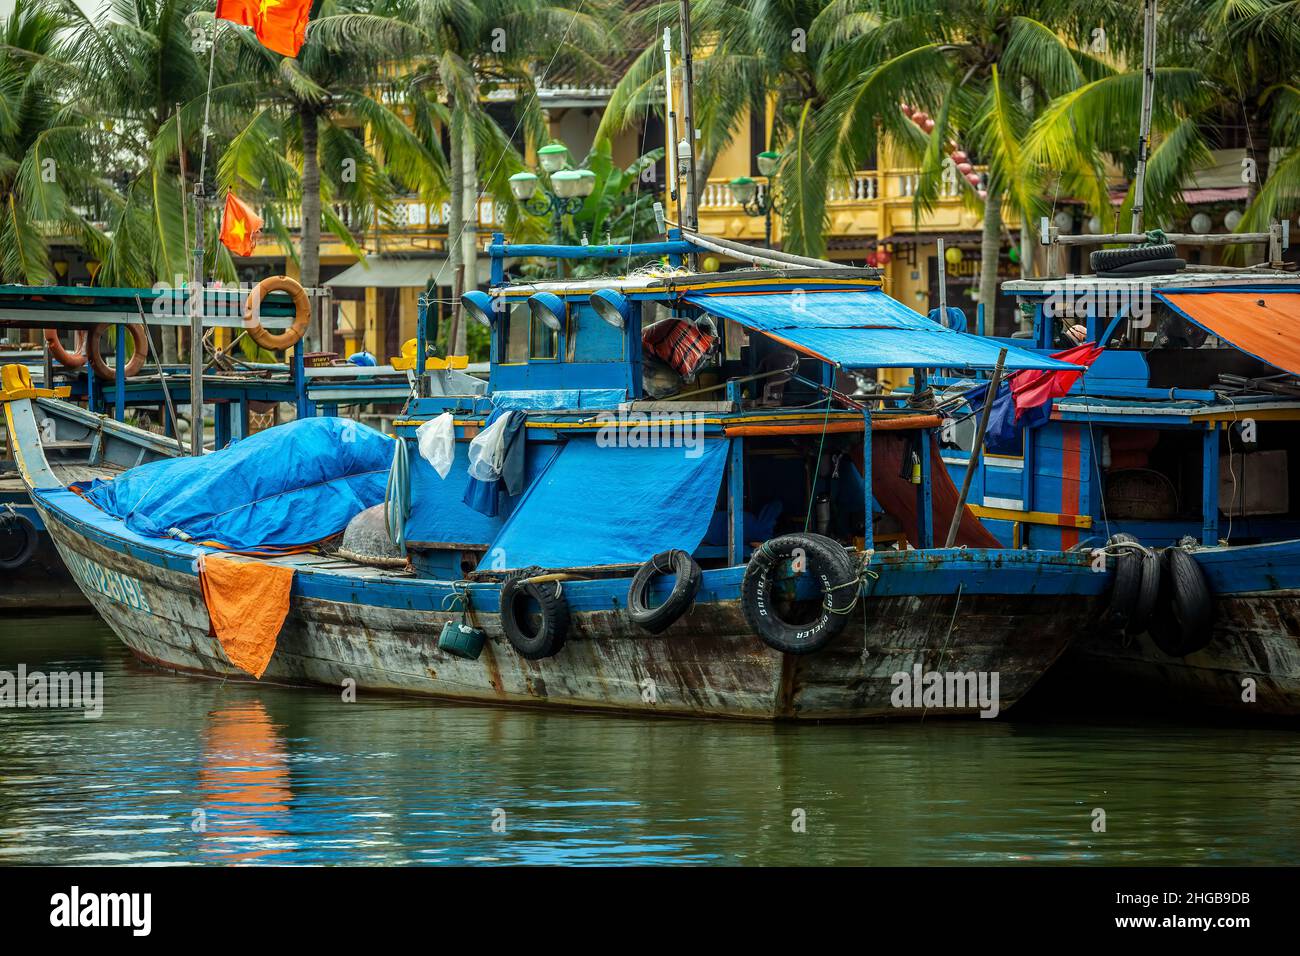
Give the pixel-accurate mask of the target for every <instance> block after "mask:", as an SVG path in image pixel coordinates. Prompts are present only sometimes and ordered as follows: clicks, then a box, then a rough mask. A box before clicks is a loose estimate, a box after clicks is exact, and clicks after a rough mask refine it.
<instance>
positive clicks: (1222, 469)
mask: <svg viewBox="0 0 1300 956" xmlns="http://www.w3.org/2000/svg"><path fill="white" fill-rule="evenodd" d="M1003 293H1004V294H1010V295H1014V296H1016V300H1017V303H1018V304H1019V307H1020V309H1021V310H1022V312H1023V314H1024V315H1025V317H1026V320H1027V323H1026V324H1027V330H1026V332H1024V333H1023V337H1022V338H1018V339H1017V340H1016V341H1018V342H1019V343H1020V344H1021V345H1023V346H1025V347H1026V348H1029V349H1032V350H1034V351H1036V352H1038V353H1039V354H1054V353H1057V354H1059V353H1060V352H1061V351H1062V350H1065V349H1069V348H1071V347H1074V346H1077V345H1079V344H1080V343H1084V342H1095V343H1097V344H1098V345H1101V346H1104V351H1102V352H1101V354H1100V355H1099V356H1098V357H1097V358H1096V360H1095V362H1094V363H1093V364H1092V366H1091V367H1090V368H1089V370H1088V371H1087V372H1086V373H1085V374H1084V375H1083V376H1082V377H1081V378H1080V379H1079V380H1078V381H1077V382H1076V383H1075V384H1074V385H1073V387H1072V388H1070V390H1069V393H1068V394H1066V395H1065V396H1064V397H1060V398H1057V399H1056V401H1055V405H1054V408H1053V411H1052V413H1051V419H1050V421H1048V422H1046V423H1045V424H1043V425H1041V427H1028V428H1022V429H1016V430H1012V431H1011V432H1010V433H1009V434H1007V435H1004V436H1002V437H1003V438H1004V439H1006V440H1003V441H1001V442H998V441H994V442H990V443H989V444H988V445H987V446H986V447H987V448H988V454H986V455H985V456H984V458H983V460H982V462H981V464H980V467H979V468H978V469H977V472H976V474H975V476H974V478H973V481H972V494H971V501H972V503H973V508H974V510H975V511H976V513H977V514H979V515H980V516H981V518H982V520H983V521H984V523H985V524H986V525H987V526H988V527H989V528H990V529H991V530H992V531H993V532H994V533H995V534H997V536H998V537H999V539H1000V540H1002V542H1003V543H1004V544H1007V545H1009V546H1012V547H1031V548H1070V547H1073V546H1076V545H1080V544H1081V543H1084V542H1087V541H1090V540H1091V541H1093V542H1095V543H1101V542H1104V541H1106V540H1107V539H1109V538H1110V537H1111V536H1112V535H1113V534H1115V533H1117V532H1120V531H1123V532H1127V533H1129V534H1132V535H1134V536H1135V537H1137V538H1138V539H1139V540H1140V541H1142V542H1143V543H1145V544H1150V545H1153V546H1155V545H1169V544H1174V543H1177V542H1179V541H1181V540H1184V539H1186V538H1189V537H1190V538H1192V539H1195V540H1196V541H1197V542H1199V543H1201V544H1205V545H1212V544H1217V543H1218V542H1219V541H1220V540H1221V539H1230V541H1231V543H1234V544H1247V543H1255V542H1261V541H1270V540H1278V539H1283V538H1294V537H1297V536H1300V473H1297V472H1298V469H1297V468H1293V467H1292V465H1293V464H1297V463H1300V460H1298V459H1297V458H1296V457H1295V456H1296V453H1297V450H1300V381H1298V380H1297V373H1300V346H1297V344H1296V343H1297V342H1300V281H1298V280H1297V279H1296V277H1295V275H1294V274H1293V273H1290V272H1285V271H1280V270H1272V269H1265V270H1260V269H1250V270H1206V271H1185V272H1176V273H1173V274H1170V275H1147V276H1131V277H1112V278H1105V277H1099V276H1079V277H1070V278H1055V279H1033V280H1017V281H1011V282H1007V283H1004V284H1003ZM942 385H943V386H945V387H947V388H952V389H957V390H959V389H961V388H962V387H964V385H963V383H962V381H961V379H960V377H956V376H952V375H948V376H946V377H945V378H944V379H943V380H942ZM958 420H959V422H960V424H959V426H958V427H956V428H955V429H953V430H952V431H951V432H950V433H949V434H948V436H947V437H948V439H949V440H947V441H945V442H944V451H943V455H944V462H945V464H946V465H947V466H948V469H949V471H950V473H951V474H952V476H953V478H954V480H956V481H961V480H962V478H963V477H964V474H965V467H966V462H967V458H968V453H969V448H970V442H971V440H972V435H973V432H974V426H973V423H972V422H971V421H970V420H969V419H966V418H964V417H963V416H958Z"/></svg>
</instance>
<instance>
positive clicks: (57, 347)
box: [45, 329, 86, 368]
mask: <svg viewBox="0 0 1300 956" xmlns="http://www.w3.org/2000/svg"><path fill="white" fill-rule="evenodd" d="M45 344H46V345H48V346H49V347H50V354H51V355H52V356H54V358H55V359H56V360H57V361H58V363H59V364H60V365H62V366H63V367H64V368H81V367H82V366H83V365H85V364H86V333H85V332H81V331H78V332H77V333H76V334H75V335H74V336H73V345H72V351H71V352H69V351H68V350H67V349H66V348H64V347H63V343H62V342H60V341H59V330H58V329H46V330H45Z"/></svg>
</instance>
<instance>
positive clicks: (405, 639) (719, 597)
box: [46, 512, 1095, 720]
mask: <svg viewBox="0 0 1300 956" xmlns="http://www.w3.org/2000/svg"><path fill="white" fill-rule="evenodd" d="M46 520H47V523H48V524H49V526H50V528H51V530H52V533H53V534H54V537H55V540H56V542H57V543H58V546H59V549H60V551H61V552H62V553H63V554H64V557H65V559H66V560H67V561H68V562H69V566H70V567H72V568H74V574H75V575H76V576H77V577H78V579H79V582H80V583H81V584H82V586H83V588H85V589H86V591H87V594H88V596H89V598H90V600H91V602H92V603H93V604H94V606H95V608H96V610H97V611H98V612H99V613H100V614H101V615H102V616H103V618H104V619H105V620H106V621H107V622H108V623H109V625H110V626H111V627H112V628H113V630H114V631H115V632H116V633H117V634H118V635H119V636H120V637H121V639H122V641H123V642H124V643H125V644H126V646H127V647H128V648H129V649H130V650H131V651H132V652H133V653H134V654H135V655H136V656H137V657H139V658H141V659H142V660H145V661H148V662H150V663H153V664H156V665H158V666H161V667H165V668H169V669H174V670H179V671H188V672H193V673H199V674H206V675H211V676H216V677H222V678H228V679H236V680H242V679H247V678H246V677H245V676H244V675H243V674H242V673H241V672H239V671H237V670H236V669H235V668H233V667H232V666H231V665H230V664H229V663H228V662H227V660H226V658H225V655H224V654H223V652H222V650H221V647H220V644H219V642H218V641H217V639H216V638H215V637H213V636H211V635H210V634H209V623H208V613H207V609H206V607H205V606H204V603H203V599H202V596H201V594H200V591H199V585H198V579H197V576H196V575H195V574H194V573H193V572H192V571H191V570H190V569H188V568H185V569H184V570H180V569H177V568H175V567H167V566H164V565H163V564H160V563H158V562H157V561H156V560H149V559H147V558H145V557H143V556H141V555H139V553H138V550H137V548H136V547H134V546H128V547H125V548H115V547H109V546H106V545H105V544H104V543H101V542H100V541H96V540H94V539H93V538H92V537H91V536H87V535H85V534H82V533H79V532H78V531H77V530H76V529H74V528H73V527H71V526H69V525H65V524H64V523H62V522H61V521H60V519H59V517H58V515H57V514H51V513H49V512H47V516H46ZM97 569H106V570H107V571H108V572H110V578H111V577H112V576H113V575H116V576H120V577H121V578H125V579H128V580H129V581H130V582H132V583H131V584H129V585H125V586H123V585H121V584H118V585H114V584H113V583H112V581H111V580H108V579H106V578H104V577H103V576H102V573H101V572H100V571H99V570H97ZM733 570H734V571H739V569H727V571H733ZM933 573H934V572H933V570H932V569H931V570H928V571H925V572H924V574H925V575H930V576H933ZM888 574H889V571H888V570H886V571H884V572H882V579H883V577H884V576H885V575H888ZM97 575H98V576H99V577H98V578H97V577H96V576H97ZM897 576H898V577H899V579H900V581H901V578H902V577H904V576H914V577H917V578H920V577H922V572H921V571H920V570H915V569H913V568H910V567H909V568H906V569H904V570H900V571H898V572H897ZM300 577H301V576H300ZM711 577H712V578H713V580H709V579H710V578H711ZM105 581H108V583H105ZM738 581H739V575H738V574H724V573H723V572H706V581H705V585H704V588H705V593H704V594H702V599H701V601H699V602H697V605H696V608H695V610H694V611H693V612H692V613H691V614H689V615H688V616H686V617H685V618H683V619H682V620H680V621H679V622H678V623H677V624H675V625H674V626H673V627H672V628H670V629H669V630H668V631H667V632H666V633H665V634H663V635H660V636H650V635H647V634H644V633H642V632H640V631H637V630H636V629H635V628H633V627H632V626H631V625H630V624H629V623H628V622H627V619H626V617H625V615H624V614H623V612H622V611H621V610H616V609H612V608H611V609H608V610H606V609H595V608H591V607H590V604H591V599H592V598H593V597H594V595H593V594H584V593H583V590H584V586H587V587H586V590H589V591H592V590H594V588H592V587H590V586H599V587H600V588H601V589H602V590H603V591H605V592H608V591H610V590H611V585H612V586H613V589H615V590H616V589H617V588H619V587H622V588H626V583H627V582H626V581H623V582H618V583H617V584H615V583H614V582H609V581H591V582H580V583H575V584H573V585H571V586H570V587H569V592H568V593H569V595H570V600H571V604H572V605H573V606H574V612H573V614H572V625H571V629H570V637H569V640H568V642H567V643H566V645H565V647H564V648H563V650H562V651H561V652H560V653H559V654H558V655H557V656H556V657H554V658H551V659H548V660H542V661H527V660H524V659H523V658H521V657H520V656H519V655H518V654H516V653H515V651H514V649H513V648H512V647H511V645H510V644H509V642H508V641H507V640H506V638H505V635H504V633H503V632H502V630H501V628H500V625H499V620H498V616H497V615H496V614H495V613H493V612H492V610H488V611H486V612H485V613H478V614H474V615H472V618H471V619H472V620H473V621H474V623H475V624H477V625H478V626H479V627H481V628H482V629H483V630H484V631H485V632H486V633H487V635H488V643H487V646H486V647H485V649H484V651H483V654H482V656H481V657H480V658H479V659H478V660H477V661H464V660H460V659H457V658H455V657H451V656H449V655H447V654H445V653H443V652H441V651H440V650H438V648H437V636H438V633H439V631H440V629H441V627H442V624H443V623H444V622H446V621H448V620H458V619H459V614H457V613H452V612H445V611H442V610H439V609H438V607H439V606H440V605H441V603H442V598H443V596H444V593H443V592H442V591H441V590H440V589H439V588H437V587H427V588H424V590H425V591H426V592H427V597H426V598H425V600H424V601H423V602H416V601H412V600H411V599H410V598H409V596H402V597H400V598H399V597H397V596H396V595H394V598H395V599H394V600H393V601H391V602H387V604H388V606H385V605H384V603H381V602H379V601H377V600H376V594H375V591H376V589H377V588H379V589H382V587H383V585H375V584H368V585H367V586H366V591H367V594H368V596H369V598H370V600H369V601H357V602H349V601H341V600H335V599H328V598H324V597H315V596H311V594H310V592H311V590H312V588H311V587H310V586H309V584H308V586H306V587H299V586H297V585H296V586H295V594H294V597H293V598H292V601H291V609H290V614H289V618H288V620H287V621H286V622H285V625H284V628H283V630H282V632H281V634H280V636H279V640H278V644H277V648H276V651H275V654H274V656H273V657H272V659H271V663H270V666H269V668H268V670H267V672H266V674H265V675H264V676H263V680H265V681H272V682H282V683H289V684H319V685H324V686H327V687H333V688H336V689H339V690H340V691H341V690H342V689H343V688H344V687H345V686H347V682H349V681H351V682H354V684H355V687H356V688H357V690H358V691H359V692H365V691H370V692H387V693H397V694H411V695H421V696H429V697H437V698H443V699H447V700H457V701H466V702H475V703H493V704H515V705H528V706H554V707H561V708H574V709H594V710H607V711H618V712H626V713H657V714H668V715H675V716H706V717H737V718H756V719H828V720H829V719H863V718H872V717H908V716H917V715H919V714H920V713H922V712H923V711H927V708H925V707H923V706H921V705H920V702H919V701H918V702H917V706H914V707H896V706H895V705H894V703H895V702H894V699H893V698H894V691H895V688H896V686H897V682H896V680H895V679H894V675H896V674H899V673H906V674H911V673H912V672H913V671H914V668H915V667H916V666H917V665H920V668H921V670H922V671H931V670H935V671H945V672H979V671H984V672H995V673H997V675H998V709H999V710H1005V709H1006V708H1008V707H1010V706H1011V705H1013V704H1014V703H1015V702H1016V701H1017V700H1018V699H1020V697H1021V696H1023V695H1024V693H1025V692H1027V691H1028V690H1029V688H1030V687H1031V686H1032V685H1033V684H1034V682H1035V681H1037V680H1038V678H1039V677H1040V676H1041V675H1042V673H1043V672H1044V671H1045V670H1046V669H1047V668H1048V667H1049V666H1051V664H1052V662H1053V661H1055V660H1056V659H1057V658H1058V657H1059V656H1060V654H1061V652H1062V651H1063V650H1064V649H1065V647H1066V646H1067V644H1068V643H1069V641H1070V639H1071V637H1072V634H1073V631H1074V621H1075V618H1073V617H1072V616H1068V615H1062V614H1061V613H1060V596H1059V595H1052V594H1034V593H1030V594H1023V595H976V594H971V593H969V592H964V593H963V594H961V595H960V597H959V596H958V595H956V594H934V593H928V594H924V593H923V594H914V595H889V596H884V597H879V598H873V599H869V600H865V601H864V602H862V604H860V610H859V611H858V612H855V613H854V615H853V616H852V617H851V619H850V621H849V625H848V627H847V628H846V630H845V633H844V634H843V635H842V636H841V637H840V639H839V640H838V641H837V642H836V643H835V644H834V645H832V646H831V647H830V648H829V649H827V650H826V651H824V652H823V653H821V654H817V655H812V656H807V657H790V656H786V655H782V654H779V653H777V652H776V651H773V650H771V649H770V648H768V647H766V646H765V645H764V644H762V643H761V642H760V641H759V640H758V638H757V637H755V636H754V635H753V634H752V633H751V632H750V630H749V627H748V625H747V624H746V623H745V620H744V615H743V613H742V612H741V609H740V606H739V602H738V600H737V599H736V596H735V595H736V593H737V592H738V587H737V585H738ZM394 582H395V583H394V587H400V588H401V589H402V590H403V591H404V592H409V591H410V590H411V589H412V587H414V584H413V583H412V582H411V581H410V579H403V578H395V579H394ZM397 582H401V583H400V585H399V584H397ZM115 590H116V592H117V596H115V595H114V593H113V592H114V591H115ZM728 590H729V591H730V592H731V595H730V596H729V597H728V596H726V595H725V592H726V591H728ZM137 591H138V597H135V596H134V595H135V592H137ZM491 593H492V592H487V594H485V595H484V596H482V597H480V598H476V602H475V603H476V604H480V605H482V606H490V602H489V600H488V598H489V597H490V596H491ZM122 594H126V595H127V599H125V600H124V599H122V597H121V595H122ZM706 595H707V597H708V598H709V599H708V600H704V597H705V596H706ZM1077 600H1078V601H1079V602H1080V603H1079V606H1078V607H1079V611H1080V613H1084V614H1086V613H1089V610H1090V608H1091V605H1092V602H1093V601H1094V600H1095V599H1094V598H1093V597H1090V596H1080V597H1078V598H1077ZM420 603H423V604H425V606H418V605H419V604H420ZM603 603H605V606H606V607H610V605H609V602H608V601H607V600H606V601H604V602H603ZM980 709H981V708H980V705H979V704H978V703H976V702H975V701H973V700H972V701H970V705H969V706H966V707H945V706H939V707H933V708H929V709H928V715H929V716H931V717H942V716H968V715H971V714H975V713H977V712H979V711H980Z"/></svg>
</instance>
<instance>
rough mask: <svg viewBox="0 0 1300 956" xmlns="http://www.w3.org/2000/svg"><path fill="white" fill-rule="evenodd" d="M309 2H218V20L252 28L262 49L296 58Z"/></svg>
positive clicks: (286, 0) (273, 0) (277, 0)
mask: <svg viewBox="0 0 1300 956" xmlns="http://www.w3.org/2000/svg"><path fill="white" fill-rule="evenodd" d="M311 4H312V0H217V17H218V18H220V19H222V20H229V21H230V22H231V23H240V24H243V25H244V26H246V27H252V28H253V32H254V33H255V34H257V39H258V40H260V41H261V43H262V46H264V47H266V48H267V49H268V50H274V51H275V52H276V53H282V54H284V55H285V56H297V55H298V51H299V50H300V49H301V48H302V41H303V38H304V37H305V36H306V35H307V17H308V15H309V14H310V13H311Z"/></svg>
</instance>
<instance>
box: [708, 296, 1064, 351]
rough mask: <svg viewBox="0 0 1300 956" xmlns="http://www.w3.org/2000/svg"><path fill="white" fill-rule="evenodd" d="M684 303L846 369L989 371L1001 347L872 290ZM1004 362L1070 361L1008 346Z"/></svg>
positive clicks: (717, 298) (715, 299) (731, 298)
mask: <svg viewBox="0 0 1300 956" xmlns="http://www.w3.org/2000/svg"><path fill="white" fill-rule="evenodd" d="M686 301H687V302H690V303H691V304H692V305H696V306H699V307H700V308H701V309H703V310H704V311H706V312H708V313H710V314H711V315H715V316H718V317H720V318H724V319H730V320H732V321H733V322H739V323H740V324H741V325H744V326H746V327H747V328H751V329H755V330H757V331H759V332H763V333H765V334H767V335H769V336H771V337H772V338H774V339H777V340H778V341H781V342H785V343H786V344H788V345H790V346H791V347H793V348H795V349H797V350H799V351H801V352H804V353H807V354H809V355H812V356H814V357H816V358H820V359H823V360H825V361H827V362H833V363H835V364H836V365H840V366H843V367H844V368H943V367H950V368H993V367H994V366H995V365H996V364H997V360H998V351H999V349H1001V348H1002V347H1003V343H1000V342H998V341H995V340H990V339H986V338H981V337H980V336H975V335H967V334H965V333H962V332H957V331H954V330H953V329H949V328H947V327H945V326H942V325H940V324H939V323H937V322H934V321H931V320H930V319H927V318H926V317H925V316H923V315H921V314H920V313H918V312H914V311H912V310H911V309H909V308H908V307H907V306H905V305H903V303H901V302H899V301H898V300H897V299H892V298H890V297H889V296H888V295H886V294H885V293H883V292H881V291H879V290H875V289H872V290H862V289H857V290H852V291H803V290H799V289H793V290H789V291H783V292H774V293H749V294H745V293H737V294H732V295H727V294H715V295H708V294H704V293H691V294H689V295H687V296H686ZM1005 367H1006V368H1008V369H1026V368H1033V369H1051V370H1066V369H1071V368H1073V367H1074V366H1072V365H1067V364H1065V363H1064V362H1058V361H1057V360H1055V359H1053V358H1051V357H1050V356H1047V355H1038V354H1036V353H1034V352H1031V351H1029V350H1027V349H1022V348H1018V347H1016V346H1014V345H1012V346H1007V359H1006V365H1005Z"/></svg>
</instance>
